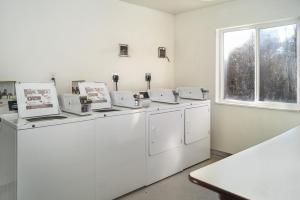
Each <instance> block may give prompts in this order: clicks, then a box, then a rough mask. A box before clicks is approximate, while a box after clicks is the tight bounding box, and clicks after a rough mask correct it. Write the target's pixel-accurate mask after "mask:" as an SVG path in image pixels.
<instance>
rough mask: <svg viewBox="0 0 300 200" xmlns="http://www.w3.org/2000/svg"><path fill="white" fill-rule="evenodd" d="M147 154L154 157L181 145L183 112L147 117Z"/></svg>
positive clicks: (170, 112)
mask: <svg viewBox="0 0 300 200" xmlns="http://www.w3.org/2000/svg"><path fill="white" fill-rule="evenodd" d="M148 129H149V152H150V155H156V154H159V153H162V152H164V151H168V150H170V149H173V148H176V147H178V146H180V145H182V143H183V136H184V120H183V111H181V110H177V111H169V112H163V113H156V114H150V115H149V127H148Z"/></svg>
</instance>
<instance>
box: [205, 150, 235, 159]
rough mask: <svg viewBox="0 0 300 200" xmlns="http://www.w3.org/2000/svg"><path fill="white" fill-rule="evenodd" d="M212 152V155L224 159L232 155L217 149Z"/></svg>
mask: <svg viewBox="0 0 300 200" xmlns="http://www.w3.org/2000/svg"><path fill="white" fill-rule="evenodd" d="M210 151H211V155H214V156H219V157H224V158H225V157H228V156H231V155H232V154H230V153H226V152H223V151H219V150H216V149H211V150H210Z"/></svg>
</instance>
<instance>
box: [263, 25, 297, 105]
mask: <svg viewBox="0 0 300 200" xmlns="http://www.w3.org/2000/svg"><path fill="white" fill-rule="evenodd" d="M259 55H260V58H259V63H260V66H259V69H260V75H259V76H260V92H259V99H260V101H273V102H287V103H296V102H297V26H296V25H288V26H280V27H272V28H267V29H260V30H259Z"/></svg>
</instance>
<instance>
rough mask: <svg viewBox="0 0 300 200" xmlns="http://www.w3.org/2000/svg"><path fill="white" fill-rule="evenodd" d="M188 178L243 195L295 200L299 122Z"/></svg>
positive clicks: (298, 194)
mask: <svg viewBox="0 0 300 200" xmlns="http://www.w3.org/2000/svg"><path fill="white" fill-rule="evenodd" d="M190 178H191V179H192V180H194V182H196V181H197V180H198V181H200V182H202V183H205V184H208V185H210V186H213V187H215V188H218V189H221V190H224V191H227V192H230V193H232V194H235V195H237V196H240V197H243V198H246V199H253V200H284V199H288V200H298V199H299V198H300V126H299V127H296V128H293V129H291V130H289V131H287V132H285V133H283V134H281V135H279V136H277V137H275V138H273V139H270V140H268V141H266V142H263V143H261V144H259V145H256V146H254V147H251V148H249V149H247V150H245V151H242V152H240V153H238V154H235V155H232V156H230V157H228V158H225V159H223V160H221V161H219V162H216V163H213V164H211V165H209V166H206V167H203V168H201V169H199V170H196V171H193V172H192V173H191V174H190ZM201 185H202V184H201Z"/></svg>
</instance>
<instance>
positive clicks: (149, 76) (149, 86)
mask: <svg viewBox="0 0 300 200" xmlns="http://www.w3.org/2000/svg"><path fill="white" fill-rule="evenodd" d="M145 81H146V82H147V89H148V90H150V89H151V85H150V82H151V73H146V74H145Z"/></svg>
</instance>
